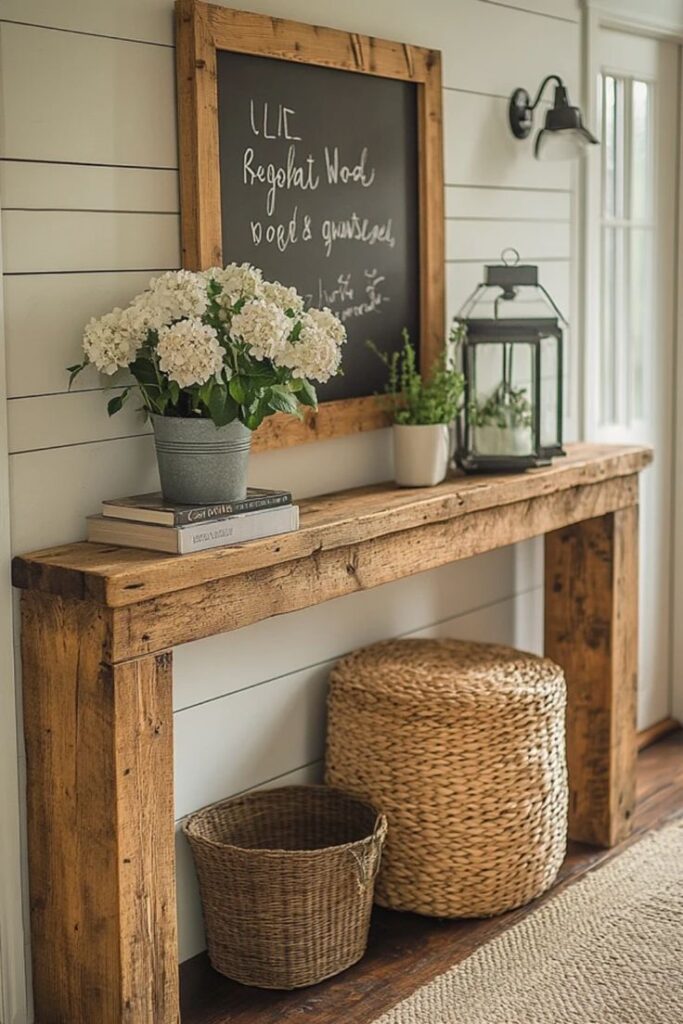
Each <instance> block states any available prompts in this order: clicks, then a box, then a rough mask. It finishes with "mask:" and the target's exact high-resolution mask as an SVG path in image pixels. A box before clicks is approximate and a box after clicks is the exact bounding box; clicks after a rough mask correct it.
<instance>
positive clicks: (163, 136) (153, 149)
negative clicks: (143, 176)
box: [0, 22, 177, 167]
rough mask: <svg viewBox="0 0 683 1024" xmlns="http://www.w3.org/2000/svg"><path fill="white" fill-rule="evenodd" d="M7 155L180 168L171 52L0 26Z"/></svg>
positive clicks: (26, 28) (11, 25) (18, 26)
mask: <svg viewBox="0 0 683 1024" xmlns="http://www.w3.org/2000/svg"><path fill="white" fill-rule="evenodd" d="M0 64H1V65H2V76H3V82H4V83H5V88H4V89H3V90H2V93H1V103H2V107H1V110H2V126H3V141H2V154H3V156H5V157H11V158H15V159H16V158H19V159H27V160H66V161H69V162H72V163H96V164H116V165H119V166H121V165H123V166H129V167H130V166H132V167H140V166H141V167H177V151H176V131H175V72H174V53H173V50H172V49H170V48H169V47H165V46H150V45H146V44H143V43H131V42H122V41H120V40H118V39H106V38H99V37H96V36H86V35H77V34H75V33H72V32H55V31H52V30H49V29H43V28H33V27H29V26H26V25H17V24H11V23H7V22H5V23H4V24H1V25H0Z"/></svg>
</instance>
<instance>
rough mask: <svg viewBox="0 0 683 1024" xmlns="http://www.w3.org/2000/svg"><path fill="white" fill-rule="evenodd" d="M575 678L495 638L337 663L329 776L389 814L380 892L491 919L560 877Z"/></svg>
mask: <svg viewBox="0 0 683 1024" xmlns="http://www.w3.org/2000/svg"><path fill="white" fill-rule="evenodd" d="M565 704H566V694H565V683H564V676H563V673H562V670H561V669H560V668H558V666H557V665H555V664H554V663H553V662H552V661H550V660H549V659H548V658H538V657H536V656H534V655H531V654H525V653H523V652H521V651H516V650H513V649H512V648H510V647H499V646H495V645H493V644H475V643H463V642H460V641H456V640H438V641H437V640H396V641H389V642H388V643H381V644H376V645H374V646H372V647H367V648H364V649H362V650H359V651H356V652H355V653H354V654H351V655H349V656H347V657H345V658H343V659H342V660H341V661H340V662H338V664H337V665H336V666H335V668H334V670H333V672H332V677H331V683H330V693H329V699H328V734H327V753H326V779H327V782H328V783H329V784H330V785H333V786H338V787H341V788H343V789H345V790H347V791H348V792H350V793H354V794H356V795H357V796H360V797H362V798H363V799H366V800H369V801H371V802H372V804H373V805H374V806H376V807H377V808H378V809H379V810H380V811H381V812H382V813H383V814H385V815H386V816H387V819H388V823H389V831H388V837H387V844H386V848H385V852H384V856H383V860H382V866H381V868H380V872H379V876H378V879H377V885H376V889H375V899H376V902H378V903H379V904H381V905H382V906H385V907H391V908H393V909H395V910H412V911H416V912H417V913H420V914H427V915H430V916H434V917H489V916H492V915H494V914H501V913H503V912H504V911H506V910H510V909H512V908H513V907H518V906H521V905H522V904H524V903H528V902H529V900H532V899H534V897H536V896H538V895H540V893H542V892H544V890H545V889H547V888H548V887H549V886H550V885H551V884H552V882H553V881H554V879H555V877H556V875H557V872H558V870H559V867H560V864H561V863H562V860H563V858H564V855H565V848H566V840H567V771H566V754H565V726H564V716H565Z"/></svg>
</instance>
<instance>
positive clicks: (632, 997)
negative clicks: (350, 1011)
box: [375, 821, 683, 1024]
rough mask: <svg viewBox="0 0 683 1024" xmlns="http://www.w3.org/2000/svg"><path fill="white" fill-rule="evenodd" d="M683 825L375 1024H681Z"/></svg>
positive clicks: (641, 845) (579, 886)
mask: <svg viewBox="0 0 683 1024" xmlns="http://www.w3.org/2000/svg"><path fill="white" fill-rule="evenodd" d="M682 1021H683V822H680V821H679V822H677V823H676V824H675V825H671V826H669V827H668V828H666V829H665V830H663V831H662V832H657V833H652V834H650V835H649V836H647V837H646V838H645V839H642V840H640V842H638V843H636V844H635V845H634V846H632V847H630V848H629V849H628V850H626V851H625V852H624V853H622V854H620V855H619V856H618V857H615V858H614V860H611V861H609V862H608V863H607V864H605V865H604V866H602V867H598V868H596V869H595V870H594V871H593V872H591V873H590V874H588V875H587V876H586V877H585V878H584V879H582V880H581V881H578V882H576V883H574V884H573V885H570V886H569V888H567V889H565V890H564V891H563V892H562V893H560V894H559V895H557V896H555V897H553V898H552V899H551V900H550V901H549V902H548V903H547V904H546V905H545V906H544V907H541V908H540V909H539V910H536V911H534V912H532V913H531V914H529V916H528V917H526V918H525V919H524V920H523V921H522V922H521V923H520V924H517V925H515V926H513V927H512V928H510V930H509V931H507V932H505V933H504V934H503V935H501V936H500V937H499V938H497V939H494V940H493V941H492V942H489V943H488V944H487V945H485V946H482V948H481V949H479V950H477V952H476V953H474V954H473V955H472V956H470V957H469V958H468V959H467V960H465V961H464V962H463V963H461V964H459V965H458V966H456V967H454V968H452V969H451V970H450V971H448V972H447V973H446V974H443V975H441V977H439V978H436V979H435V980H434V981H432V982H430V983H429V984H428V985H425V986H424V987H423V988H421V989H419V990H418V991H417V992H416V993H415V994H414V995H412V996H410V997H409V998H408V999H406V1000H404V1001H403V1002H402V1003H399V1004H398V1006H395V1007H394V1009H393V1010H390V1012H389V1013H387V1014H385V1015H384V1016H382V1017H381V1018H379V1020H377V1021H375V1024H681V1022H682Z"/></svg>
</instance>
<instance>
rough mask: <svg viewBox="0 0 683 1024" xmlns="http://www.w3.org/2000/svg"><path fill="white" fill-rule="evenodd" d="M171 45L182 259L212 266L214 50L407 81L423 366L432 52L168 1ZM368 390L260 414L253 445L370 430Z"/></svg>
mask: <svg viewBox="0 0 683 1024" xmlns="http://www.w3.org/2000/svg"><path fill="white" fill-rule="evenodd" d="M176 48H177V51H176V52H177V75H178V120H179V139H180V142H179V161H180V200H181V229H182V232H181V233H182V265H183V267H185V268H188V269H191V270H199V269H205V268H206V267H210V266H215V265H216V264H222V262H223V261H222V243H221V194H220V166H219V141H218V139H219V125H218V89H217V69H216V65H217V61H216V53H217V51H220V50H228V51H232V52H236V53H243V54H251V55H253V56H262V57H272V58H276V59H279V60H288V61H296V62H298V63H304V64H313V65H319V66H323V67H329V68H337V69H339V70H343V71H349V72H356V73H362V74H368V75H377V76H380V77H385V78H393V79H400V80H403V81H407V82H413V83H415V85H416V86H417V112H418V126H417V128H418V189H419V195H418V219H419V270H420V342H419V351H420V361H421V365H422V366H423V367H425V368H427V369H428V368H429V366H430V365H432V364H433V362H434V360H435V359H436V358H437V357H438V356H439V354H440V353H441V351H442V349H443V345H444V331H445V280H444V278H445V260H444V174H443V141H442V139H443V132H442V91H441V54H440V52H439V51H438V50H430V49H425V48H423V47H419V46H411V45H408V44H407V43H396V42H389V41H387V40H384V39H376V38H374V37H371V36H365V35H359V34H357V33H353V32H342V31H339V30H337V29H331V28H320V27H317V26H313V25H305V24H301V23H299V22H294V21H287V20H284V19H280V18H271V17H267V16H264V15H260V14H252V13H249V12H246V11H237V10H231V9H229V8H225V7H218V6H214V5H212V4H208V3H203V2H200V0H177V3H176ZM388 422H389V420H388V417H387V413H386V412H385V411H384V410H383V408H382V404H381V402H380V401H379V400H378V399H377V398H375V397H373V396H368V397H362V398H347V399H343V400H340V401H332V402H322V403H321V404H320V406H319V408H318V409H317V410H315V411H313V410H308V411H307V414H306V416H305V419H304V420H303V422H301V421H299V420H297V419H296V418H295V417H292V416H284V415H282V414H277V415H275V416H271V417H269V418H268V419H267V420H265V421H264V423H263V425H262V426H261V427H260V428H259V429H258V430H257V431H256V433H255V435H254V439H253V450H254V451H263V450H266V449H273V448H285V447H289V446H292V445H296V444H303V443H305V442H307V441H316V440H322V439H326V438H331V437H338V436H342V435H346V434H354V433H359V432H361V431H366V430H374V429H377V428H379V427H383V426H387V425H388Z"/></svg>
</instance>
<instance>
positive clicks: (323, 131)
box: [176, 0, 445, 451]
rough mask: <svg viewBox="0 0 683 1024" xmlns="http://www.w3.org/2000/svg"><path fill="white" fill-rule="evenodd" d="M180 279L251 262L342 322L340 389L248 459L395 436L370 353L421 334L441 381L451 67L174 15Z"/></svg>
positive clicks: (219, 11)
mask: <svg viewBox="0 0 683 1024" xmlns="http://www.w3.org/2000/svg"><path fill="white" fill-rule="evenodd" d="M176 63H177V73H178V122H179V124H178V128H179V131H178V139H179V164H180V203H181V239H182V253H183V266H184V267H187V268H189V269H203V268H206V267H210V266H215V265H217V264H225V263H230V262H239V263H242V262H245V261H246V262H249V263H252V264H254V265H255V266H258V267H260V268H261V269H262V270H263V272H264V275H265V276H266V278H268V279H275V280H279V281H281V282H282V283H283V284H289V285H295V286H296V287H297V289H298V290H299V291H300V293H302V294H303V295H304V296H305V297H306V298H307V299H308V300H309V301H310V303H311V304H312V305H313V306H322V305H326V306H329V307H330V308H331V309H332V310H334V312H335V313H337V314H338V315H339V316H341V317H342V319H343V320H344V323H345V325H346V328H347V333H348V339H349V340H348V343H347V345H346V346H345V348H344V357H343V364H342V365H343V371H344V373H343V376H340V377H337V378H335V379H333V380H332V381H330V382H329V383H327V384H324V385H321V386H320V388H319V389H318V393H319V398H320V400H321V401H320V405H319V407H318V409H317V410H308V411H307V412H306V414H305V416H304V419H303V421H301V422H300V421H298V420H297V419H296V418H295V417H293V416H289V417H287V416H284V415H283V414H278V415H276V416H271V417H268V418H267V420H266V421H264V423H263V424H262V425H261V427H260V428H259V429H258V431H256V433H255V435H254V438H253V440H252V450H255V451H259V450H264V449H268V448H279V447H286V446H289V445H293V444H302V443H304V442H307V441H312V440H317V439H324V438H331V437H338V436H341V435H344V434H350V433H357V432H358V431H364V430H374V429H376V428H378V427H382V426H386V425H387V423H388V422H389V421H388V418H387V412H386V408H385V406H384V405H382V403H381V402H379V401H378V400H377V399H376V398H375V397H374V396H375V395H376V394H377V393H378V392H379V391H381V390H382V388H383V385H384V383H385V380H386V375H385V373H384V370H383V367H382V364H381V363H380V362H379V360H378V359H377V357H376V356H374V355H373V353H372V352H370V351H369V350H368V348H367V346H366V341H367V339H372V340H373V341H374V342H375V344H376V345H377V347H378V348H380V349H382V350H385V351H393V350H395V349H396V348H398V347H399V346H400V344H401V331H402V329H403V328H404V327H405V328H407V329H408V331H409V333H410V335H411V338H412V340H413V342H414V343H415V347H416V349H417V351H418V359H419V361H420V365H421V368H422V369H423V370H425V371H428V369H429V367H430V366H432V365H433V363H434V361H435V359H436V358H438V356H439V354H440V352H441V351H442V349H443V343H444V291H445V288H444V209H443V204H444V188H443V138H442V89H441V55H440V53H439V52H438V50H429V49H425V48H424V47H419V46H412V45H410V44H408V43H396V42H391V41H388V40H385V39H378V38H375V37H370V36H364V35H361V34H359V33H355V32H342V31H338V30H336V29H332V28H322V27H320V26H312V25H305V24H301V23H298V22H294V21H288V20H286V19H282V18H270V17H267V16H264V15H259V14H252V13H250V12H248V11H237V10H231V9H230V8H227V7H223V6H220V5H214V4H207V3H203V2H201V0H177V2H176Z"/></svg>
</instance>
